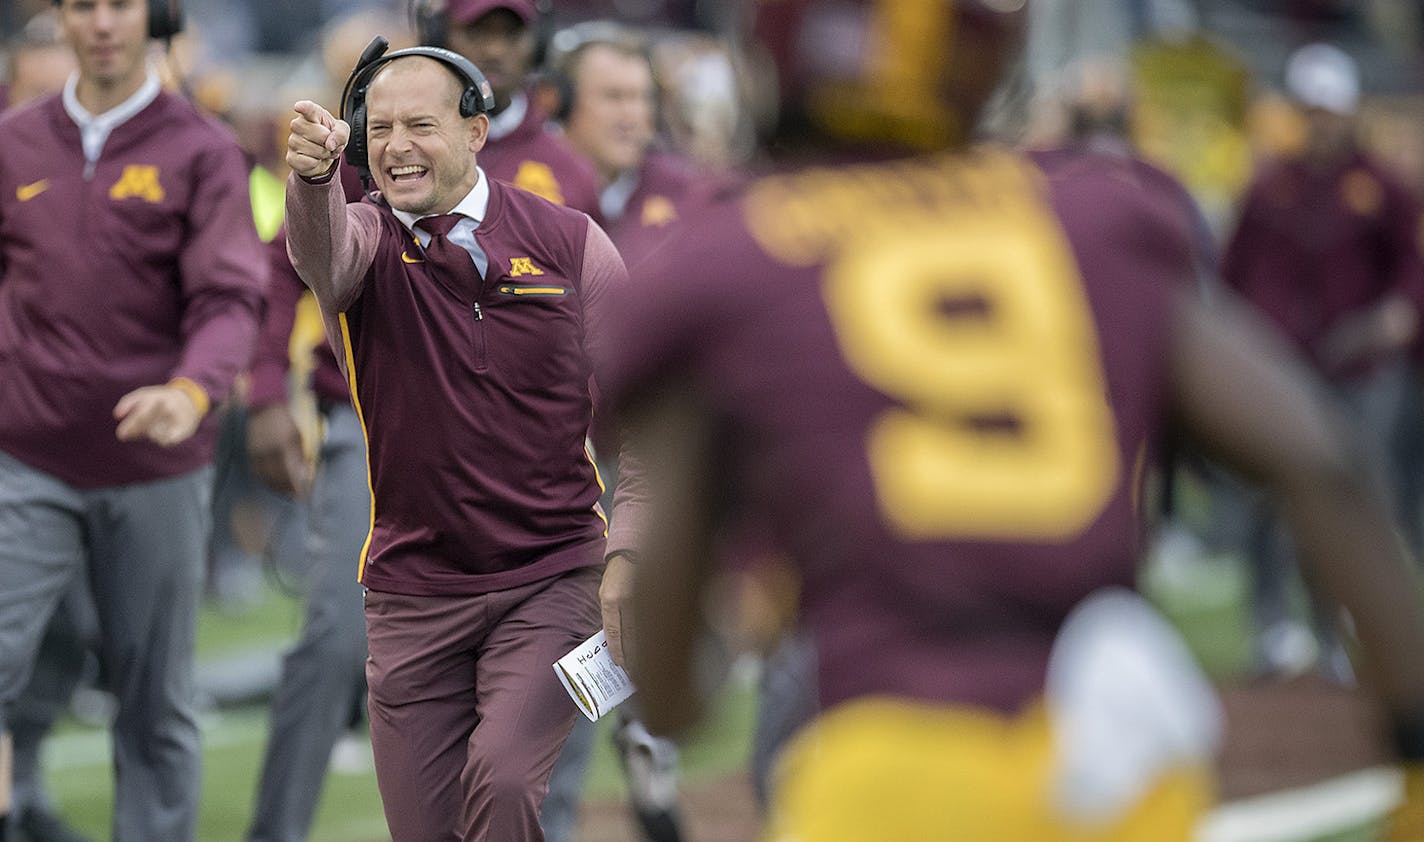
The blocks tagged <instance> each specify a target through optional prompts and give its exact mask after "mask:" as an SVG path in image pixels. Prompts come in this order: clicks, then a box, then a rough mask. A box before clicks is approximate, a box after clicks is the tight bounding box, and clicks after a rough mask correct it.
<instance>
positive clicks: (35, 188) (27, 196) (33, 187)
mask: <svg viewBox="0 0 1424 842" xmlns="http://www.w3.org/2000/svg"><path fill="white" fill-rule="evenodd" d="M48 189H49V179H47V178H42V179H40V180H39V181H36V182H35V183H34V184H21V185H20V186H19V187H16V188H15V198H16V199H19V200H20V201H22V202H28V201H29V200H31V199H33V198H34V197H36V196H38V195H39V194H41V193H43V192H44V191H46V190H48Z"/></svg>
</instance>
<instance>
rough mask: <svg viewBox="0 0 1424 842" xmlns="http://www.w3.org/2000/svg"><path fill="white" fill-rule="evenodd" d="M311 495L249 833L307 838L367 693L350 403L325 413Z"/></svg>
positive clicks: (363, 504) (363, 509) (285, 841)
mask: <svg viewBox="0 0 1424 842" xmlns="http://www.w3.org/2000/svg"><path fill="white" fill-rule="evenodd" d="M309 505H310V508H309V511H308V513H307V514H308V517H307V523H308V526H309V528H310V532H309V534H308V536H307V565H308V567H307V590H306V617H305V619H304V620H303V622H302V636H301V639H300V640H299V641H298V642H297V644H296V645H295V646H294V647H293V648H292V649H291V650H290V651H289V652H287V655H286V658H285V659H284V660H283V662H282V678H281V681H280V683H279V684H278V685H277V692H276V694H275V696H274V697H273V699H272V723H271V730H270V733H269V734H268V738H267V752H266V755H265V756H264V758H263V761H262V778H261V781H260V782H259V784H258V790H257V806H256V810H255V812H254V815H253V818H252V827H251V828H250V829H249V831H248V836H247V838H248V839H249V840H252V842H300V840H303V839H306V837H307V833H308V832H309V831H310V830H311V823H312V816H313V814H314V813H315V811H316V806H317V804H318V803H319V802H320V800H321V791H322V785H323V783H324V782H325V780H326V768H327V762H328V760H329V759H330V757H331V749H332V747H333V746H334V745H335V744H336V741H337V740H338V739H340V737H341V735H342V733H343V732H344V731H345V730H346V726H347V723H348V722H349V721H350V719H351V711H352V710H353V709H354V707H355V705H357V704H358V703H359V702H360V701H361V699H362V698H363V696H364V694H365V674H366V614H365V611H364V608H363V605H362V600H361V584H360V583H359V582H357V581H356V574H357V566H358V564H359V561H360V557H361V546H362V544H364V543H365V541H366V534H367V533H368V532H369V531H370V528H371V492H370V486H369V485H368V484H367V482H366V442H365V438H364V436H363V435H362V433H361V423H360V421H359V420H358V419H357V417H356V412H355V410H353V409H352V408H351V407H349V406H345V405H342V406H339V407H336V408H333V409H332V410H331V411H330V412H328V413H327V416H326V426H325V435H324V437H323V440H322V445H321V450H320V452H319V454H318V458H317V472H316V481H315V483H314V484H313V486H312V494H311V500H310V504H309Z"/></svg>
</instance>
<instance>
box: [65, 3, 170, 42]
mask: <svg viewBox="0 0 1424 842" xmlns="http://www.w3.org/2000/svg"><path fill="white" fill-rule="evenodd" d="M63 3H64V0H54V5H56V6H60V5H63ZM182 31H183V4H182V3H181V2H179V0H148V37H150V38H155V39H157V40H159V41H167V40H169V39H171V38H172V37H173V36H174V35H177V34H178V33H179V32H182Z"/></svg>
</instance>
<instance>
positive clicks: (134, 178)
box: [109, 164, 164, 204]
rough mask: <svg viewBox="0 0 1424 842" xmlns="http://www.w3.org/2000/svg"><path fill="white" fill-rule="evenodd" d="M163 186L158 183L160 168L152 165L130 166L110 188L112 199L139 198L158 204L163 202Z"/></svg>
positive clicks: (125, 168)
mask: <svg viewBox="0 0 1424 842" xmlns="http://www.w3.org/2000/svg"><path fill="white" fill-rule="evenodd" d="M163 196H164V193H163V185H162V184H161V183H160V182H159V181H158V167H156V166H153V165H152V164H129V165H128V166H126V167H124V171H123V173H122V174H121V175H120V176H119V180H118V181H116V182H114V186H113V187H110V188H109V198H110V199H128V198H138V199H143V200H144V201H145V202H152V203H154V204H157V203H158V202H161V201H163Z"/></svg>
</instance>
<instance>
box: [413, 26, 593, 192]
mask: <svg viewBox="0 0 1424 842" xmlns="http://www.w3.org/2000/svg"><path fill="white" fill-rule="evenodd" d="M414 10H415V22H416V32H417V35H418V36H419V37H420V40H421V43H423V44H430V45H433V46H440V47H446V48H448V49H450V50H453V51H455V52H456V53H459V54H460V55H462V56H464V57H465V58H467V59H469V60H470V61H472V62H474V64H475V66H477V67H479V68H480V70H481V71H482V72H483V73H484V74H485V78H486V79H488V80H489V83H490V87H491V89H492V90H493V92H494V107H493V108H491V109H490V112H489V122H490V128H489V137H488V139H487V140H486V142H485V146H484V149H482V150H481V152H480V166H481V167H482V168H484V171H485V172H486V173H488V174H489V176H490V178H493V179H496V180H499V181H507V182H509V183H510V184H513V185H514V186H515V187H518V188H520V189H521V190H528V191H529V192H531V193H535V194H537V195H539V196H543V197H544V198H545V199H548V200H549V201H551V202H554V203H556V204H560V205H567V206H569V207H571V208H575V209H577V210H581V211H583V212H585V213H588V214H590V215H592V216H593V217H594V219H596V220H598V219H600V217H599V210H598V176H597V174H596V173H595V172H594V171H593V168H592V167H591V166H590V165H589V163H588V162H587V161H585V160H584V159H583V158H582V157H580V156H579V155H578V153H576V152H575V151H574V150H573V149H572V148H570V147H569V145H568V143H566V142H565V141H564V139H563V138H561V137H559V136H558V134H556V133H554V132H551V131H549V129H548V127H547V125H546V124H547V123H548V120H549V115H547V114H545V113H544V111H543V110H542V109H541V108H539V107H538V104H537V103H536V102H535V101H534V99H533V98H531V97H530V96H529V91H528V85H529V78H530V74H531V72H532V71H533V69H534V68H535V67H536V66H537V65H538V64H539V63H540V58H541V56H540V53H541V52H542V51H543V50H542V37H541V34H540V31H541V27H542V26H543V25H544V22H545V21H546V20H547V18H546V15H547V13H546V12H543V11H541V9H540V7H539V6H538V5H537V4H536V3H535V2H534V0H448V2H444V1H443V0H417V2H416V4H415V6H414Z"/></svg>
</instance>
